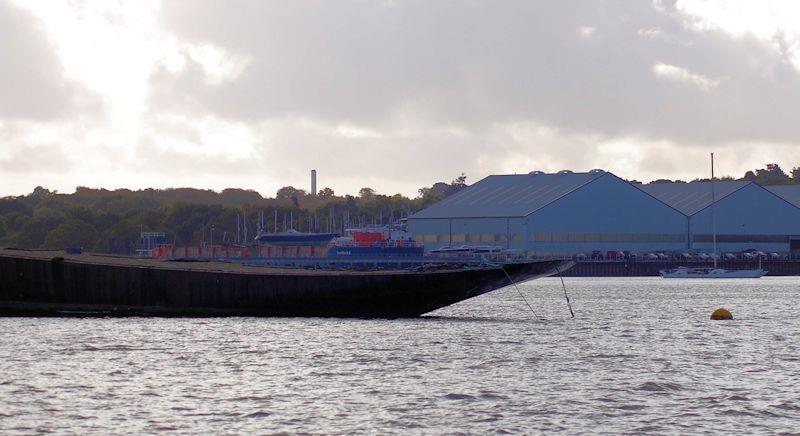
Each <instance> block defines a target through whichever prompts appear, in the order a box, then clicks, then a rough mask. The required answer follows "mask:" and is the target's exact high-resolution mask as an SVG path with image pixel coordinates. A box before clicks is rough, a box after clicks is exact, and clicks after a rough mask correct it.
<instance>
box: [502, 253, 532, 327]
mask: <svg viewBox="0 0 800 436" xmlns="http://www.w3.org/2000/svg"><path fill="white" fill-rule="evenodd" d="M500 269H501V270H503V272H504V273H506V277H508V281H509V282H511V284H512V285H514V289H516V290H517V294H519V296H520V297H522V301H524V302H525V304H526V305H528V309H530V310H531V313H532V314H533V316H534V317H535V318H539V315H537V314H536V311H535V310H533V306H531V304H530V303H528V299H527V298H525V296H524V295H522V291H520V290H519V288H518V287H517V284H516V283H515V282H514V279H512V278H511V276H510V275H508V271H506V269H505V267H503V265H500Z"/></svg>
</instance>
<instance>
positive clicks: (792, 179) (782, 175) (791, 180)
mask: <svg viewBox="0 0 800 436" xmlns="http://www.w3.org/2000/svg"><path fill="white" fill-rule="evenodd" d="M710 180H711V179H710V178H698V179H694V180H692V182H708V181H710ZM715 180H721V181H734V180H746V181H750V182H756V183H758V184H759V185H762V186H772V185H800V167H794V168H792V170H791V171H790V172H789V173H788V174H787V173H786V172H785V171H784V170H783V169H782V168H781V167H780V165H778V164H775V163H770V164H767V165H766V166H765V167H764V168H760V169H757V170H753V171H747V172H745V173H744V176H742V177H740V178H738V179H737V178H735V177H733V176H722V177H719V178H715ZM632 182H634V183H639V182H638V181H636V180H632ZM650 183H686V182H685V181H683V180H670V179H658V180H653V181H652V182H650ZM690 183H691V182H690Z"/></svg>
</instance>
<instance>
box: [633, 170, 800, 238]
mask: <svg viewBox="0 0 800 436" xmlns="http://www.w3.org/2000/svg"><path fill="white" fill-rule="evenodd" d="M641 188H642V190H644V191H645V192H648V193H650V194H651V195H653V196H654V197H656V198H658V199H660V200H662V201H664V202H665V203H667V204H669V205H671V206H673V207H675V208H676V209H679V210H681V211H682V212H684V214H686V216H687V218H688V220H689V233H690V240H689V247H690V248H691V249H693V250H697V251H701V252H710V251H712V250H713V233H714V230H715V231H716V239H717V250H718V251H719V252H738V251H743V250H759V251H764V252H778V253H786V252H789V251H791V250H796V249H797V248H800V247H798V244H800V208H798V207H797V206H796V205H795V204H792V202H791V201H789V200H787V199H786V198H784V197H783V196H781V195H778V194H777V193H776V192H774V191H773V190H772V189H767V188H765V187H763V186H761V185H759V184H757V183H754V182H748V181H730V182H714V186H713V189H714V199H715V202H714V205H713V207H712V205H711V190H712V186H711V183H710V182H695V183H663V184H648V185H642V186H641ZM712 229H714V230H712ZM793 241H794V242H793ZM793 246H794V247H795V248H792V247H793Z"/></svg>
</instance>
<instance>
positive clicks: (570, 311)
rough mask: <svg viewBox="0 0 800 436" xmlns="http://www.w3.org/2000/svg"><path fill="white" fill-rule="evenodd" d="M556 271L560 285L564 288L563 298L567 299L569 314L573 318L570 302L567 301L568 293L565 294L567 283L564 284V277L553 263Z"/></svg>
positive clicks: (573, 313)
mask: <svg viewBox="0 0 800 436" xmlns="http://www.w3.org/2000/svg"><path fill="white" fill-rule="evenodd" d="M555 268H556V272H557V273H558V278H559V279H561V287H562V288H564V298H566V299H567V307H569V314H570V315H572V317H573V318H575V312H573V311H572V304H571V303H570V302H569V295H567V285H565V284H564V277H562V276H561V271H560V270H559V269H558V265H555Z"/></svg>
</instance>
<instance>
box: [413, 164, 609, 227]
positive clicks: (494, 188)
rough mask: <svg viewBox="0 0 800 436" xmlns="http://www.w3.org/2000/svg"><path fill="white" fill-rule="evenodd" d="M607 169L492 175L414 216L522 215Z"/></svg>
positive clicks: (578, 186) (588, 181) (474, 216)
mask: <svg viewBox="0 0 800 436" xmlns="http://www.w3.org/2000/svg"><path fill="white" fill-rule="evenodd" d="M605 174H607V173H605V172H590V173H557V174H513V175H494V176H489V177H486V178H485V179H483V180H481V181H479V182H477V183H475V184H474V185H472V186H470V187H468V188H466V189H464V190H462V191H460V192H457V193H455V194H453V195H451V196H450V197H447V198H445V199H444V200H442V201H440V202H438V203H436V204H434V205H433V206H431V207H429V208H427V209H424V210H422V211H420V212H418V213H416V214H415V215H414V216H413V217H412V219H413V218H499V217H522V216H526V215H528V214H529V213H531V212H533V211H535V210H538V209H540V208H542V207H544V206H546V205H548V204H550V203H552V202H553V201H555V200H558V199H559V198H561V197H563V196H564V195H566V194H568V193H570V192H572V191H574V190H576V189H578V188H580V187H581V186H583V185H585V184H587V183H590V182H592V181H593V180H596V179H598V178H600V177H602V176H603V175H605Z"/></svg>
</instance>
